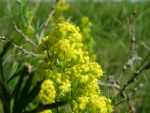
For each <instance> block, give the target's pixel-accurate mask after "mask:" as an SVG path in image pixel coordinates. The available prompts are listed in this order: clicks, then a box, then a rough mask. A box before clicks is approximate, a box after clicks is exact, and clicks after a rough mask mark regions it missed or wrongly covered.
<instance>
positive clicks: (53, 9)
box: [39, 0, 58, 43]
mask: <svg viewBox="0 0 150 113" xmlns="http://www.w3.org/2000/svg"><path fill="white" fill-rule="evenodd" d="M57 3H58V0H56V3H55V5H54V6H53V7H52V10H51V12H50V13H49V15H48V18H47V20H46V22H45V24H44V27H43V29H42V31H41V33H40V37H39V43H40V42H41V39H42V37H43V35H44V33H45V30H46V27H47V26H48V23H49V20H50V18H51V17H52V15H53V14H54V12H55V10H56V5H57Z"/></svg>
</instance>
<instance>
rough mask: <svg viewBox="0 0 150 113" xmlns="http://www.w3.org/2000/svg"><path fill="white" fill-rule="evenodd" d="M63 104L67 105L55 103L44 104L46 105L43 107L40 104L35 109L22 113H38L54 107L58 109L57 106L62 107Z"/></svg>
mask: <svg viewBox="0 0 150 113" xmlns="http://www.w3.org/2000/svg"><path fill="white" fill-rule="evenodd" d="M65 104H67V102H56V103H52V104H46V105H43V104H42V103H41V104H39V105H38V106H37V107H36V108H35V109H33V110H31V111H25V112H23V113H38V112H41V111H43V110H47V109H53V108H56V107H59V106H63V105H65Z"/></svg>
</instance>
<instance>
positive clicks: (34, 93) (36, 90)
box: [18, 80, 43, 111]
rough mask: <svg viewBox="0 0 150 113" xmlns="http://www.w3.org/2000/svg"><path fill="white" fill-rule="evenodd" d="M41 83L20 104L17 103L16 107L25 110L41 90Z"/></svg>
mask: <svg viewBox="0 0 150 113" xmlns="http://www.w3.org/2000/svg"><path fill="white" fill-rule="evenodd" d="M42 82H43V80H42V81H39V82H38V83H37V85H36V86H35V87H34V88H33V89H32V90H31V91H30V93H29V94H28V95H27V96H26V98H25V100H22V103H19V105H18V107H19V108H20V109H21V111H22V110H23V109H25V108H26V107H27V105H28V104H29V103H30V102H31V101H32V100H33V99H34V98H36V96H37V95H38V94H39V91H40V89H41V84H42Z"/></svg>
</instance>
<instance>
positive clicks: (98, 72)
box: [39, 22, 112, 113]
mask: <svg viewBox="0 0 150 113" xmlns="http://www.w3.org/2000/svg"><path fill="white" fill-rule="evenodd" d="M82 40H83V39H82V36H81V34H80V33H79V27H76V26H75V25H73V24H71V23H68V22H61V23H59V24H57V26H56V28H55V29H53V30H52V31H51V32H50V33H49V35H48V36H46V37H43V39H42V43H41V44H40V45H39V51H40V52H41V53H44V54H45V59H44V61H43V62H42V64H41V77H43V78H45V79H46V80H45V81H44V82H43V84H42V86H41V91H40V93H39V98H40V99H41V100H44V101H46V103H53V102H54V101H58V100H66V101H69V103H70V104H71V106H72V112H73V113H85V112H89V113H111V112H112V106H111V100H109V99H107V98H105V97H104V96H102V95H101V94H100V89H99V86H98V84H97V82H98V79H99V78H100V77H101V76H103V71H102V69H101V67H100V65H99V64H98V63H96V62H91V61H90V58H89V54H88V52H87V51H85V50H83V49H82V48H83V44H82Z"/></svg>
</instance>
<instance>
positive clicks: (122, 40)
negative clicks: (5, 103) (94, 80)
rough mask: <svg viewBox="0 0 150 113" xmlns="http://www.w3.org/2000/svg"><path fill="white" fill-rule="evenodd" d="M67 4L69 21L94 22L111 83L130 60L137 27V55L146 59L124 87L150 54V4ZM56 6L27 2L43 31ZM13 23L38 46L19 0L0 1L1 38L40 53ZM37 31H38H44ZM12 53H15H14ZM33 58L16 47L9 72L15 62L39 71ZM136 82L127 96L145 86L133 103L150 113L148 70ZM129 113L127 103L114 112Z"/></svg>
mask: <svg viewBox="0 0 150 113" xmlns="http://www.w3.org/2000/svg"><path fill="white" fill-rule="evenodd" d="M41 1H42V0H41ZM67 3H68V4H69V5H70V8H69V10H67V11H65V12H63V13H62V14H63V15H64V16H65V17H66V18H69V17H71V19H70V21H71V22H73V23H74V24H76V25H78V24H79V20H80V19H81V18H82V17H83V16H87V17H88V18H89V20H90V21H91V22H92V30H91V35H92V37H93V38H94V41H95V46H94V52H95V53H96V55H97V61H98V62H99V64H100V65H101V67H102V69H103V70H104V72H105V76H104V77H103V78H102V79H101V81H103V82H105V83H108V82H109V81H108V80H107V77H108V76H109V75H113V76H114V79H115V80H116V81H117V79H118V77H119V74H120V73H121V72H122V67H123V66H124V65H125V64H126V62H127V61H128V59H129V57H130V54H131V50H130V46H131V38H132V37H131V35H130V31H131V29H132V26H133V25H134V27H135V37H136V42H135V43H136V46H137V54H138V55H139V56H140V57H141V58H142V59H141V60H135V62H134V64H133V65H132V66H131V67H130V68H129V69H127V71H125V73H124V74H123V77H122V79H121V81H120V82H121V87H122V86H123V85H124V83H126V82H127V81H128V80H129V78H130V77H131V76H132V75H133V73H134V72H135V71H136V69H137V68H138V67H139V65H140V64H141V62H142V61H143V60H144V59H145V58H146V56H147V55H148V54H149V53H150V28H149V26H150V15H149V14H150V7H149V6H150V2H148V1H147V2H143V1H142V0H141V1H140V2H127V1H126V0H124V1H121V2H112V1H110V0H106V1H104V2H93V1H92V0H89V2H85V1H84V0H75V1H74V2H67ZM53 5H54V2H40V0H37V2H27V6H28V10H29V11H33V10H36V11H35V14H34V18H33V20H32V21H33V22H32V25H33V26H34V28H40V27H38V26H39V25H41V24H42V23H43V22H44V21H45V20H46V19H47V17H48V14H49V13H50V11H51V9H52V6H53ZM133 12H136V16H135V18H134V19H135V24H133ZM13 21H14V22H15V23H16V25H17V26H18V27H19V28H20V29H21V30H22V31H23V32H24V33H25V34H27V35H28V36H29V37H30V36H31V38H32V40H34V42H36V43H37V40H36V39H35V34H32V33H31V34H30V32H28V31H27V27H25V24H24V23H25V22H24V20H23V17H22V15H21V6H20V5H19V4H18V3H17V2H15V1H14V2H11V1H7V2H0V35H4V36H6V37H7V38H8V39H11V40H13V42H15V43H16V44H18V45H21V46H23V47H24V48H25V49H26V50H28V51H33V52H34V53H37V49H36V48H32V46H31V44H26V43H25V41H24V38H23V37H22V36H21V35H20V34H18V33H17V32H16V30H15V28H14V26H13ZM49 29H52V27H49V26H48V28H47V31H48V30H49ZM36 30H37V32H38V31H39V30H40V29H36ZM4 44H5V42H3V41H2V40H0V52H1V51H2V49H3V48H2V47H3V45H4ZM12 52H13V53H14V54H11V53H12ZM33 59H34V58H33V57H31V56H29V55H24V54H18V51H17V50H16V51H14V48H13V47H12V49H11V50H10V52H8V54H7V56H6V59H5V60H6V62H7V65H6V67H7V71H6V73H7V72H9V69H10V67H11V64H12V61H13V60H17V61H19V62H20V63H23V62H27V63H30V64H31V65H33V67H34V68H36V66H35V65H37V61H36V59H35V60H33ZM149 61H150V57H148V58H146V60H145V62H144V63H143V64H142V67H144V65H145V64H146V63H148V62H149ZM136 80H137V82H134V83H132V84H131V85H129V87H127V90H126V93H127V94H131V92H132V91H133V89H134V88H136V87H138V86H139V85H140V84H142V85H143V87H141V88H138V90H137V91H134V92H133V93H132V96H131V100H132V102H133V106H134V108H135V110H136V113H150V111H149V108H150V101H149V99H150V92H149V90H150V71H149V70H146V71H144V72H143V73H142V74H140V75H139V76H138V77H137V78H136ZM101 90H102V94H103V95H105V96H107V93H108V91H110V92H111V94H112V95H114V96H115V95H116V94H117V93H118V91H117V90H115V89H113V88H108V87H105V86H101ZM121 99H122V98H121V97H118V98H117V99H116V102H117V101H120V100H121ZM129 112H130V110H129V108H128V105H127V103H126V102H125V103H122V104H120V105H118V106H117V107H114V113H129Z"/></svg>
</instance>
